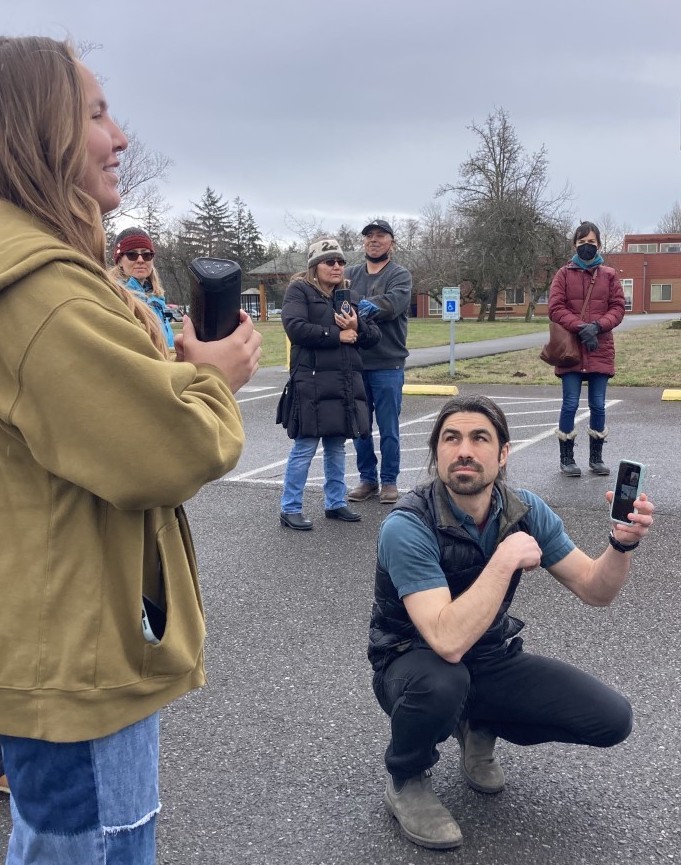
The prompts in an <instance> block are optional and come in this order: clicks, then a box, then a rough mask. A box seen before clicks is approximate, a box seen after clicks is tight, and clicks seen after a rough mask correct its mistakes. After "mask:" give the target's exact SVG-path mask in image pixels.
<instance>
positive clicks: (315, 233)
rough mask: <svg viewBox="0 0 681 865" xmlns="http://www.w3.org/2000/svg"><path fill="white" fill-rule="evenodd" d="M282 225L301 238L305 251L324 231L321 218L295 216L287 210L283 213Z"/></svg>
mask: <svg viewBox="0 0 681 865" xmlns="http://www.w3.org/2000/svg"><path fill="white" fill-rule="evenodd" d="M284 225H285V226H286V227H287V228H288V229H289V231H292V232H293V233H294V234H295V235H296V236H297V237H299V238H300V239H301V241H302V242H303V248H304V249H305V251H307V248H308V246H309V245H310V244H311V243H312V241H313V240H314V239H315V238H316V237H319V236H320V234H324V233H325V231H324V223H323V222H322V221H321V220H319V219H317V218H316V217H311V218H309V219H306V218H305V217H303V216H296V215H295V214H293V213H290V212H289V211H288V210H287V211H286V212H285V214H284Z"/></svg>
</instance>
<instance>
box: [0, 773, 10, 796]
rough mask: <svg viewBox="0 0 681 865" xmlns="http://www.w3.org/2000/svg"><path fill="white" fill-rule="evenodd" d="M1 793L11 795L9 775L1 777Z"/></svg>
mask: <svg viewBox="0 0 681 865" xmlns="http://www.w3.org/2000/svg"><path fill="white" fill-rule="evenodd" d="M0 793H9V783H8V782H7V775H0Z"/></svg>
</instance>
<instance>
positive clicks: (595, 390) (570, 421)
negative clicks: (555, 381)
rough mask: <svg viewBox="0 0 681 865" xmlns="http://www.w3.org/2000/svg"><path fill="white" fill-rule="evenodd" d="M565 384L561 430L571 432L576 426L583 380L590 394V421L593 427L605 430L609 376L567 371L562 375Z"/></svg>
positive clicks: (598, 430) (598, 373) (600, 430)
mask: <svg viewBox="0 0 681 865" xmlns="http://www.w3.org/2000/svg"><path fill="white" fill-rule="evenodd" d="M560 379H561V383H562V385H563V404H562V406H561V408H560V420H559V421H558V427H559V429H560V431H561V432H564V433H570V432H572V430H573V429H574V428H575V415H576V414H577V409H578V408H579V398H580V396H581V394H582V382H583V381H586V383H587V392H588V396H589V412H590V417H589V423H590V424H591V429H592V430H596V431H597V432H603V430H604V429H605V391H606V389H607V387H608V376H607V375H605V373H600V372H589V373H581V372H566V373H564V374H563V375H562V376H561V377H560Z"/></svg>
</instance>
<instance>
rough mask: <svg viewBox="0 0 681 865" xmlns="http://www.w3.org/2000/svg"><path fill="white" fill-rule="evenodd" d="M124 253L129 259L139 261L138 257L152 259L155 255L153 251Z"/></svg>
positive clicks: (144, 259) (145, 259) (146, 259)
mask: <svg viewBox="0 0 681 865" xmlns="http://www.w3.org/2000/svg"><path fill="white" fill-rule="evenodd" d="M123 255H124V256H125V257H126V258H127V259H128V261H137V259H138V258H139V257H140V255H141V256H142V261H151V259H152V258H153V257H154V253H153V252H124V253H123Z"/></svg>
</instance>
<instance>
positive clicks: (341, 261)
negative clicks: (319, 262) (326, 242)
mask: <svg viewBox="0 0 681 865" xmlns="http://www.w3.org/2000/svg"><path fill="white" fill-rule="evenodd" d="M324 264H325V265H326V266H327V267H333V266H334V264H340V266H341V267H345V259H344V258H325V259H324Z"/></svg>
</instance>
